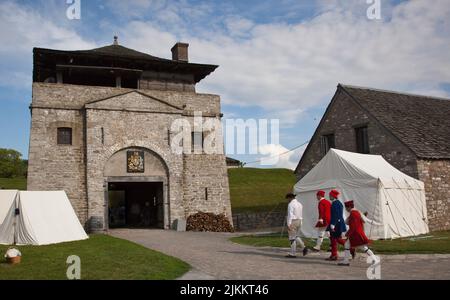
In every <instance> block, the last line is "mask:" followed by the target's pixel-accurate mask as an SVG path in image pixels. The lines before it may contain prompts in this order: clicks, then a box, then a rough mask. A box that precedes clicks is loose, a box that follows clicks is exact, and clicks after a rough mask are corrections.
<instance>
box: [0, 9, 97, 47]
mask: <svg viewBox="0 0 450 300" xmlns="http://www.w3.org/2000/svg"><path fill="white" fill-rule="evenodd" d="M0 28H2V30H1V31H0V39H1V41H2V43H1V45H0V52H2V53H10V54H17V52H20V53H23V52H27V53H30V52H31V49H32V48H33V47H51V48H55V49H68V50H74V49H88V48H92V47H94V46H95V43H92V42H89V41H86V40H84V39H83V38H82V37H80V35H78V34H77V33H76V32H75V31H74V30H71V29H68V28H65V27H63V26H61V25H60V24H56V23H53V22H52V21H51V19H49V18H47V17H45V16H43V15H41V14H39V13H38V12H36V11H35V10H33V9H32V8H30V7H27V6H24V5H18V4H16V3H14V2H10V1H7V2H2V3H0Z"/></svg>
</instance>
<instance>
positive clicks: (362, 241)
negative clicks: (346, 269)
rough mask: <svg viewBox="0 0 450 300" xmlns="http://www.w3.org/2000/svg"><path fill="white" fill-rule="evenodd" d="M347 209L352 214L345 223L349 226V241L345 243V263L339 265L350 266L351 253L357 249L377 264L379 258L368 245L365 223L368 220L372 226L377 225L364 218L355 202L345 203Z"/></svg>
mask: <svg viewBox="0 0 450 300" xmlns="http://www.w3.org/2000/svg"><path fill="white" fill-rule="evenodd" d="M344 204H345V209H346V210H347V212H348V213H350V215H349V217H348V218H347V220H346V221H345V223H347V225H348V226H349V229H348V231H347V232H346V234H345V235H346V237H347V241H346V242H345V245H344V247H345V252H344V253H345V256H344V261H343V262H341V263H339V264H338V265H340V266H350V261H349V260H350V256H352V254H351V251H352V250H353V251H354V249H356V248H361V249H362V250H363V251H364V252H365V253H367V255H368V256H370V257H371V258H372V261H374V262H377V261H379V258H378V257H377V256H375V254H374V253H373V252H372V250H370V249H369V247H368V245H369V243H370V240H369V239H368V238H367V236H366V234H365V232H364V223H365V220H368V221H369V222H370V223H371V224H375V222H374V221H371V220H369V219H367V218H366V217H364V216H363V215H362V214H361V212H359V211H358V210H356V209H355V205H354V203H353V201H347V202H345V203H344Z"/></svg>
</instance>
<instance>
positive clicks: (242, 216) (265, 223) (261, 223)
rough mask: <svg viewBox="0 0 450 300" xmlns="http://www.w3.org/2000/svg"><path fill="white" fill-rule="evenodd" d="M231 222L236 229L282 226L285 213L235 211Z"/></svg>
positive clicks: (284, 220)
mask: <svg viewBox="0 0 450 300" xmlns="http://www.w3.org/2000/svg"><path fill="white" fill-rule="evenodd" d="M233 224H234V228H235V230H237V231H245V230H253V229H264V228H275V227H283V226H285V225H286V213H285V212H259V213H237V214H233Z"/></svg>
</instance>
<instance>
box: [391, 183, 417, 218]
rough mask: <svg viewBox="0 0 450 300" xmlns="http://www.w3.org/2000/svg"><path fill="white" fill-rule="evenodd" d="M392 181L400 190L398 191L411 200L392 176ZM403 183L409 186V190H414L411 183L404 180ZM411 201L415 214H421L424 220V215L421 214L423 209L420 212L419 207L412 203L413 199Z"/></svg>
mask: <svg viewBox="0 0 450 300" xmlns="http://www.w3.org/2000/svg"><path fill="white" fill-rule="evenodd" d="M392 181H393V182H394V183H395V185H396V186H397V188H398V189H399V190H400V192H401V193H402V194H403V196H405V197H406V199H408V200H411V199H410V197H408V195H407V194H406V193H405V192H404V191H403V189H402V188H401V187H400V185H399V184H398V183H397V181H395V180H394V178H392ZM405 183H406V184H407V185H408V187H410V189H411V190H414V189H413V187H412V186H411V185H409V184H408V182H407V181H406V180H405ZM412 198H414V197H412ZM410 203H411V207H412V208H414V210H415V211H416V213H417V214H419V215H422V220H424V215H423V211H422V213H421V212H420V209H419V208H417V207H416V206H415V205H414V204H413V201H411V202H410Z"/></svg>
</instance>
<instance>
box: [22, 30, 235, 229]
mask: <svg viewBox="0 0 450 300" xmlns="http://www.w3.org/2000/svg"><path fill="white" fill-rule="evenodd" d="M33 52H34V70H33V98H32V103H31V106H30V110H31V114H32V117H31V136H30V149H29V169H28V189H29V190H65V191H66V193H67V195H68V197H69V199H70V200H71V203H72V205H73V207H74V209H75V211H76V213H77V215H78V217H79V219H80V221H81V223H82V224H84V225H85V227H86V228H87V229H89V230H91V231H103V230H107V229H108V228H110V227H122V226H129V227H156V228H166V229H168V228H171V227H172V226H173V225H174V221H176V220H177V219H186V218H187V217H188V216H189V215H191V214H193V213H196V212H198V211H203V212H212V213H216V214H221V213H224V214H225V215H226V216H227V217H228V218H229V220H230V221H231V220H232V218H231V207H230V197H229V186H228V175H227V167H226V163H225V156H224V154H223V153H212V154H206V153H205V152H204V151H201V150H202V149H201V147H202V146H203V141H204V139H205V138H206V137H207V136H208V134H210V132H207V131H202V132H198V131H192V132H189V134H192V135H191V138H192V140H193V141H194V143H193V144H195V145H196V146H195V147H196V149H198V147H200V152H199V153H196V152H184V153H176V152H174V151H173V149H172V147H171V142H172V139H173V138H174V135H175V132H173V131H172V129H171V128H172V127H171V124H173V122H174V121H175V120H179V119H182V120H186V121H187V122H188V123H189V124H193V122H194V113H198V112H201V114H202V117H203V120H219V121H220V119H221V117H222V114H221V108H220V97H219V96H218V95H211V94H200V93H196V84H197V83H198V82H199V81H201V80H202V79H203V78H205V77H206V76H207V75H209V74H210V73H211V72H213V71H214V70H215V69H216V68H217V66H215V65H206V64H195V63H190V62H188V44H185V43H177V44H176V45H175V46H174V47H173V48H172V59H171V60H170V59H162V58H158V57H154V56H151V55H148V54H145V53H141V52H138V51H135V50H132V49H129V48H126V47H123V46H121V45H119V44H118V42H117V38H115V40H114V43H113V44H112V45H109V46H105V47H101V48H97V49H93V50H86V51H85V50H81V51H59V50H51V49H41V48H35V49H34V51H33ZM219 124H220V122H219ZM193 128H195V127H193ZM220 130H221V129H220ZM183 143H184V141H183ZM219 144H220V143H219ZM181 146H183V147H186V145H184V144H183V145H181ZM188 146H189V147H190V145H188Z"/></svg>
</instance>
